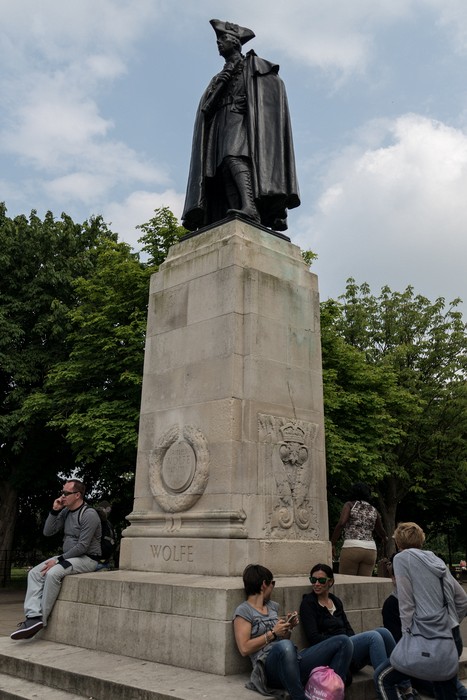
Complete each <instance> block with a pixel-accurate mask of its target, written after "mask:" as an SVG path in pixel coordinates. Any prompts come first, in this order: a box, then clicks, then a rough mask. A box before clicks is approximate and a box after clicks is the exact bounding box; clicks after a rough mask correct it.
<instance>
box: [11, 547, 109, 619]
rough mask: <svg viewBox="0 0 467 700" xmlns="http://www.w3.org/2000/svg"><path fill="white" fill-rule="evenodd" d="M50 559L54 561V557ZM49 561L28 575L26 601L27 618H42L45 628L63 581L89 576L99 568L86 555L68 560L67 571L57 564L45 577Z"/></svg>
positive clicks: (25, 612) (25, 611)
mask: <svg viewBox="0 0 467 700" xmlns="http://www.w3.org/2000/svg"><path fill="white" fill-rule="evenodd" d="M50 558H51V559H53V557H50ZM47 561H49V559H46V561H43V562H41V563H40V564H38V565H37V566H35V567H34V568H33V569H31V571H30V572H29V573H28V588H27V591H26V597H25V599H24V614H25V616H26V617H42V622H43V623H44V627H46V625H47V618H48V617H49V615H50V613H51V611H52V608H53V606H54V605H55V601H56V600H57V598H58V594H59V593H60V587H61V585H62V579H63V578H64V577H65V576H69V575H70V574H88V573H90V572H91V571H95V570H96V568H97V561H94V559H91V558H90V557H88V556H86V555H84V556H82V557H73V558H72V559H67V561H68V562H70V564H71V566H69V567H67V568H66V569H64V568H63V566H62V565H61V564H56V565H55V566H53V567H52V568H51V569H49V570H48V572H47V573H46V574H45V575H44V574H42V573H41V569H43V568H44V564H46V562H47Z"/></svg>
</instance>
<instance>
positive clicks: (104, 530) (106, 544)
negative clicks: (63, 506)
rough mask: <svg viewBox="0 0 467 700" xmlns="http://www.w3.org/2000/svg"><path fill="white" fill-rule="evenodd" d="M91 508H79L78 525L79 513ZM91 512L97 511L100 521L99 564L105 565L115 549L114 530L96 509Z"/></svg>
mask: <svg viewBox="0 0 467 700" xmlns="http://www.w3.org/2000/svg"><path fill="white" fill-rule="evenodd" d="M91 507H92V506H88V504H87V503H83V505H82V506H81V507H80V509H79V512H78V525H80V524H81V513H82V512H83V510H86V509H87V508H91ZM93 510H95V511H97V514H98V515H99V518H100V521H101V558H100V559H99V561H100V562H101V563H105V562H108V561H109V560H110V559H111V558H112V556H113V555H114V554H115V550H116V549H117V539H116V537H115V530H114V528H113V525H112V523H110V522H109V521H108V520H106V519H105V518H103V517H102V515H101V513H100V511H99V510H98V509H97V508H93ZM69 512H70V511H68V513H69ZM68 513H67V514H66V516H65V518H67V517H68Z"/></svg>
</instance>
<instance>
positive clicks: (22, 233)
mask: <svg viewBox="0 0 467 700" xmlns="http://www.w3.org/2000/svg"><path fill="white" fill-rule="evenodd" d="M140 228H141V229H142V230H143V231H144V235H143V236H142V238H141V239H140V240H141V242H142V243H143V250H144V251H145V252H146V253H148V255H149V260H148V261H146V262H144V263H143V262H141V260H140V258H139V255H138V254H135V253H132V252H131V249H130V247H129V246H128V245H126V244H125V243H121V242H118V236H117V235H116V234H114V233H112V232H111V231H110V230H109V229H108V227H107V226H106V224H105V223H104V222H103V220H102V219H101V218H100V217H98V218H95V219H92V220H90V221H89V222H84V224H75V223H74V222H73V221H72V220H71V218H70V217H68V216H66V215H65V214H63V215H62V217H61V219H60V220H55V219H54V217H53V215H52V214H51V213H50V212H49V213H47V214H46V216H45V218H44V220H43V221H42V220H41V219H39V217H38V216H37V214H36V212H34V211H33V212H31V215H30V217H29V219H27V218H26V217H24V216H19V217H16V218H15V219H10V218H8V217H7V215H6V209H5V207H4V205H3V206H2V208H0V241H1V246H0V256H1V262H2V271H3V276H2V280H1V282H0V299H1V310H0V331H1V334H0V335H1V338H0V392H1V413H0V429H1V434H2V443H1V451H0V499H1V500H0V550H2V551H4V552H5V551H6V552H9V551H10V550H11V547H12V541H13V531H14V526H15V519H16V513H17V512H19V513H20V516H21V517H20V521H21V523H26V522H27V523H28V525H30V523H31V519H30V516H32V517H33V519H34V517H36V514H37V513H40V517H43V513H44V511H45V510H46V509H47V508H49V507H50V502H51V500H52V497H53V495H54V493H55V491H56V488H57V484H58V479H59V475H60V474H61V475H64V476H67V477H68V476H70V475H72V474H73V475H75V476H78V477H81V478H84V480H85V481H86V483H87V484H88V487H89V488H90V489H91V491H92V494H91V495H93V496H94V497H97V498H98V497H99V496H102V495H105V496H106V497H107V498H110V499H111V500H113V502H114V505H116V509H115V508H114V512H115V510H116V512H117V514H118V517H121V518H122V519H123V517H124V515H126V514H128V512H129V510H130V509H131V499H132V481H133V474H134V468H135V463H136V444H137V435H138V421H139V407H140V393H141V382H142V367H143V357H144V342H145V332H146V313H147V300H148V288H149V278H150V275H151V274H152V272H154V271H156V270H157V267H158V265H159V264H160V263H161V262H162V261H163V260H164V259H165V256H166V255H167V252H168V249H169V247H170V245H172V244H173V243H174V242H176V241H177V240H179V238H180V236H181V235H182V234H183V233H184V232H185V231H184V229H183V228H182V227H179V226H178V225H177V223H176V219H175V217H174V216H173V215H172V214H171V212H170V211H169V210H168V209H167V208H162V209H158V210H156V211H155V216H154V217H153V218H152V219H151V220H150V221H149V222H148V223H147V224H143V225H142V226H141V227H140ZM119 504H120V505H121V507H120V508H119ZM0 564H1V562H0Z"/></svg>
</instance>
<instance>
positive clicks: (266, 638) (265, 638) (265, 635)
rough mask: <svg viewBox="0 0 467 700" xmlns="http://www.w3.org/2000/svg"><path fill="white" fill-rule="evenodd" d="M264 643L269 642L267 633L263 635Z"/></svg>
mask: <svg viewBox="0 0 467 700" xmlns="http://www.w3.org/2000/svg"><path fill="white" fill-rule="evenodd" d="M264 643H265V644H269V642H268V633H267V632H265V633H264Z"/></svg>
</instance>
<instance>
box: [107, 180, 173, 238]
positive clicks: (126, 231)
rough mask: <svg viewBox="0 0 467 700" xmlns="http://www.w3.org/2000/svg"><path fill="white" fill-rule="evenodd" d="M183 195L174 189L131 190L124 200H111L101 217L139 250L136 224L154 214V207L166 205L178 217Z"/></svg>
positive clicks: (140, 233)
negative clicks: (162, 190)
mask: <svg viewBox="0 0 467 700" xmlns="http://www.w3.org/2000/svg"><path fill="white" fill-rule="evenodd" d="M184 201H185V195H184V194H179V193H178V192H175V191H174V190H170V189H169V190H165V192H147V191H136V192H132V193H131V194H130V195H129V196H128V197H127V198H126V199H125V201H124V202H111V203H109V204H108V205H106V207H105V209H104V212H103V217H104V219H105V221H107V223H108V224H109V226H110V228H111V229H112V231H115V232H116V233H118V234H119V238H120V239H121V240H124V241H125V242H126V243H129V244H130V245H131V246H132V247H133V248H135V250H139V247H140V246H139V243H138V238H141V235H142V232H141V231H139V230H136V226H138V225H140V224H144V223H146V221H149V219H151V218H152V216H153V215H154V209H158V208H159V207H168V208H169V209H170V210H171V212H172V213H173V214H174V215H175V216H176V217H177V218H178V219H180V217H181V214H182V210H183V204H184Z"/></svg>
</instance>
